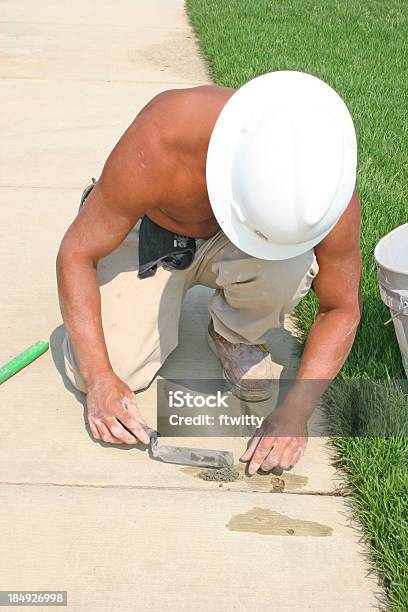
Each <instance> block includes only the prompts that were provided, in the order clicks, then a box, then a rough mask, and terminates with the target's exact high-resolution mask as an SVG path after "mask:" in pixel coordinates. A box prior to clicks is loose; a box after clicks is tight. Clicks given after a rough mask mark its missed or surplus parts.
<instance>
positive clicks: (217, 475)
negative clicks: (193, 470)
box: [199, 467, 239, 482]
mask: <svg viewBox="0 0 408 612" xmlns="http://www.w3.org/2000/svg"><path fill="white" fill-rule="evenodd" d="M199 476H200V478H202V479H203V480H213V481H215V482H234V480H238V478H239V473H238V472H237V471H236V470H234V468H231V467H224V468H219V469H214V468H212V469H209V470H201V473H200V474H199Z"/></svg>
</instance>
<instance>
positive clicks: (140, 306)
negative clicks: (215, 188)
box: [63, 224, 318, 391]
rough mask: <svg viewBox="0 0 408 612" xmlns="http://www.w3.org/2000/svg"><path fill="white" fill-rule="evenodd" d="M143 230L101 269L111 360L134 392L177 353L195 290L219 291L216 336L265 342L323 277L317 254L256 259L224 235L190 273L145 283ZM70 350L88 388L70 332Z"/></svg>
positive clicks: (68, 363)
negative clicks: (184, 311)
mask: <svg viewBox="0 0 408 612" xmlns="http://www.w3.org/2000/svg"><path fill="white" fill-rule="evenodd" d="M138 226H139V224H137V225H136V226H135V228H134V229H133V230H132V231H131V232H130V234H129V235H128V236H127V238H126V239H125V241H124V242H123V243H122V244H121V245H120V246H119V247H118V248H117V249H116V250H115V251H114V252H113V253H112V254H111V255H109V256H108V257H105V258H104V259H101V260H100V262H99V265H98V281H99V285H100V291H101V304H102V322H103V329H104V335H105V341H106V346H107V349H108V354H109V358H110V362H111V364H112V367H113V370H114V371H115V373H116V374H117V375H118V376H119V377H120V378H121V379H122V380H123V381H125V382H126V383H127V384H128V385H129V387H130V388H131V389H132V390H133V391H137V390H140V389H143V388H145V387H146V386H147V385H148V384H149V383H150V381H151V380H152V378H153V377H154V375H155V374H156V372H157V371H158V369H159V368H160V366H161V365H162V364H163V363H164V361H165V360H166V358H167V357H168V355H169V354H170V353H171V352H172V351H173V350H174V349H175V348H176V346H177V343H178V329H179V320H180V312H181V305H182V301H183V297H184V295H185V293H186V292H187V291H188V289H190V288H191V287H193V286H194V285H205V286H206V287H211V288H213V289H215V292H214V295H213V297H212V299H211V300H210V303H209V305H208V310H209V313H210V316H211V318H212V320H213V323H214V328H215V331H217V332H218V333H219V334H221V336H223V337H224V338H226V339H227V340H229V341H230V342H234V343H236V342H243V343H246V344H260V343H263V342H265V340H266V334H267V332H268V331H269V330H270V329H272V328H277V327H280V326H281V324H282V322H283V316H284V315H285V314H287V313H291V312H292V311H293V309H294V308H295V306H296V305H297V304H298V302H299V301H300V300H301V299H302V298H303V297H304V296H305V295H306V293H307V292H308V290H309V288H310V286H311V283H312V281H313V278H314V277H315V276H316V274H317V272H318V265H317V261H316V258H315V255H314V252H313V250H310V251H308V252H307V253H305V254H302V255H300V256H298V257H294V258H292V259H287V260H283V261H266V260H263V259H256V258H254V257H251V256H250V255H247V254H246V253H243V252H242V251H240V250H239V249H237V248H236V247H235V246H234V245H233V244H232V243H231V242H230V241H229V240H228V238H227V237H226V236H225V234H224V233H223V232H222V231H220V232H218V233H217V234H216V235H215V236H212V237H211V238H209V239H208V240H198V241H197V243H198V244H197V252H196V256H195V258H194V261H193V262H192V264H191V265H190V266H189V267H188V268H187V269H185V270H167V269H165V268H163V267H161V266H159V267H158V269H157V272H156V274H155V276H152V277H150V278H146V279H143V280H140V279H138V277H137V266H138ZM63 352H64V358H65V367H66V373H67V376H68V378H69V379H70V381H71V382H72V384H73V385H74V386H75V387H76V388H77V389H79V390H80V391H86V388H85V384H84V381H83V379H82V377H81V374H80V372H79V369H78V365H77V362H76V358H75V352H74V348H73V346H72V344H71V342H70V339H69V337H68V336H67V335H66V336H65V339H64V342H63Z"/></svg>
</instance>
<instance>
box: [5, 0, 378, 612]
mask: <svg viewBox="0 0 408 612" xmlns="http://www.w3.org/2000/svg"><path fill="white" fill-rule="evenodd" d="M0 21H1V26H2V28H1V31H2V33H1V35H0V44H1V56H0V57H1V63H0V78H1V87H2V93H3V112H2V115H1V118H0V121H1V132H2V140H3V146H2V151H1V159H0V192H1V194H2V202H3V205H2V215H3V216H2V229H3V232H2V239H1V241H0V257H1V261H2V275H1V277H0V283H1V287H0V292H1V315H2V317H1V318H2V331H3V333H2V338H1V339H2V341H1V344H0V362H1V363H4V362H6V361H8V359H10V358H11V357H13V356H14V355H15V354H17V353H18V352H20V351H21V350H22V349H23V348H25V347H26V346H28V345H30V344H31V343H33V342H34V341H36V340H37V339H40V338H49V337H51V347H52V350H51V351H50V352H49V353H48V354H46V355H45V356H43V357H42V358H41V359H40V360H38V361H37V362H36V363H34V364H33V365H31V366H30V367H28V368H27V369H26V370H24V371H23V372H21V373H19V374H18V375H17V376H15V377H14V378H12V379H11V380H9V381H8V382H7V383H5V384H4V385H2V386H1V387H0V406H1V416H2V439H1V445H0V499H1V504H0V536H1V543H2V546H1V548H2V551H3V554H2V555H1V557H0V590H6V589H10V590H15V589H22V590H40V589H42V590H59V589H61V590H67V591H68V607H69V609H71V610H74V611H84V612H85V611H91V612H93V611H104V612H105V611H106V612H108V611H109V612H110V611H129V612H134V610H152V611H153V610H157V609H160V610H175V609H181V610H186V611H187V610H188V611H189V610H192V609H195V610H199V611H203V612H204V611H205V612H207V611H214V612H223V611H228V612H229V611H230V610H245V611H246V612H248V611H258V610H265V609H267V610H288V611H299V612H300V611H303V610H322V611H323V610H330V611H339V612H340V611H342V612H345V611H350V612H351V611H354V610H356V609H360V610H362V611H365V610H370V609H372V608H373V607H375V606H376V591H377V585H376V582H375V581H374V579H373V578H368V577H367V575H366V572H367V567H368V566H367V565H366V562H365V558H364V550H363V549H362V548H361V547H360V545H359V544H358V541H359V537H360V534H359V532H358V530H356V529H355V527H351V526H350V520H349V518H348V517H349V514H350V513H349V510H348V507H347V503H346V501H347V500H345V499H344V498H342V497H341V496H339V495H338V494H336V491H335V490H336V489H337V488H338V485H339V482H338V478H337V476H336V474H335V472H334V469H333V468H332V467H331V465H330V461H329V454H328V452H327V450H326V447H325V441H324V440H321V439H320V438H311V439H310V442H309V447H308V450H307V452H306V455H305V457H304V459H303V460H302V462H301V464H300V465H298V466H296V468H295V469H294V470H293V471H292V472H290V473H288V474H286V475H284V476H283V479H284V482H283V484H282V481H280V480H279V481H276V480H275V479H274V477H273V476H271V475H268V476H256V477H254V478H252V479H249V478H246V477H245V476H244V475H242V477H241V478H240V480H238V481H237V482H235V483H232V484H231V485H228V486H225V485H224V486H222V487H220V486H219V485H218V484H217V483H211V482H205V481H203V480H202V479H200V478H199V477H198V471H197V470H194V469H188V468H187V469H186V468H181V467H180V466H176V465H166V464H161V463H159V462H154V461H152V460H150V459H149V457H148V456H147V453H146V452H145V450H143V449H139V448H137V449H135V448H132V449H128V448H126V449H125V448H122V447H111V446H107V445H101V444H98V443H95V442H94V441H93V440H92V439H91V438H90V437H89V435H88V433H87V431H86V429H85V427H84V400H83V397H82V396H81V395H80V394H78V393H74V392H73V391H72V389H71V388H70V386H69V383H68V382H67V381H66V380H65V378H64V376H63V375H62V374H61V373H62V361H61V350H60V344H61V338H62V327H61V318H60V314H59V309H58V302H57V294H56V286H55V272H54V265H55V264H54V261H55V256H56V252H57V249H58V245H59V243H60V240H61V237H62V234H63V232H64V231H65V229H66V228H67V226H68V225H69V223H70V221H71V220H72V218H73V217H74V215H75V213H76V210H77V207H78V202H79V197H80V194H81V191H82V188H83V186H84V184H85V183H86V182H87V180H88V179H89V178H90V177H91V176H98V174H99V173H100V171H101V168H102V164H103V163H104V161H105V159H106V157H107V155H108V153H109V151H110V150H111V149H112V147H113V145H114V144H115V142H116V141H117V140H118V138H119V137H120V135H121V134H122V132H123V131H124V129H125V128H126V127H127V126H128V124H129V123H130V122H131V121H132V119H133V117H134V116H135V114H136V113H137V112H138V111H139V109H140V108H141V107H142V106H143V105H144V104H145V103H146V102H147V101H148V100H149V99H150V98H151V97H152V96H153V95H155V94H156V93H158V92H159V91H162V90H165V89H169V88H176V87H186V86H187V87H188V86H194V85H197V84H200V83H205V82H207V81H208V75H207V73H206V70H205V67H204V64H203V62H202V60H201V59H200V57H199V52H198V49H197V46H196V43H195V38H194V34H193V33H192V31H191V28H190V26H189V25H188V23H187V20H186V17H185V14H184V6H183V2H182V0H149V1H146V0H132V1H130V0H117V1H116V2H115V3H112V2H108V1H107V0H100V1H99V2H95V1H94V0H81V2H79V1H77V0H61V1H59V2H58V3H55V2H51V1H50V0H41V1H38V0H36V1H35V2H34V0H24V1H23V0H3V2H1V4H0ZM210 293H211V292H210V291H209V290H207V289H204V288H196V289H194V290H192V291H191V292H190V293H189V295H188V296H187V298H186V300H185V304H184V310H183V317H182V329H181V338H180V346H179V348H178V349H177V350H176V351H175V352H174V353H173V354H172V355H171V357H170V359H169V360H168V362H167V363H166V364H165V366H164V368H163V369H162V371H161V375H162V376H166V377H167V376H172V377H185V378H189V377H194V376H195V373H196V370H197V363H198V360H199V367H200V372H201V376H203V377H204V376H207V377H208V378H210V377H212V376H214V375H219V373H220V371H219V364H218V362H217V361H216V360H215V358H214V356H213V355H212V353H211V352H210V351H209V349H208V348H207V346H206V343H205V328H206V326H207V322H208V312H207V307H206V304H207V301H208V298H209V295H210ZM270 343H271V347H272V351H273V354H274V359H275V361H276V368H277V371H280V370H281V369H282V367H285V368H286V372H287V373H289V372H290V371H293V369H294V368H296V364H297V359H296V357H295V355H294V352H293V340H292V337H291V334H290V332H289V331H287V330H284V331H283V332H282V333H279V334H276V333H275V334H274V335H271V342H270ZM155 399H156V386H155V384H153V385H152V386H151V387H150V388H149V390H148V391H146V392H145V393H143V394H140V395H139V402H140V405H141V408H142V410H143V412H144V414H145V416H146V418H147V419H148V421H149V422H150V423H151V424H154V418H155ZM183 443H184V444H189V445H191V446H194V445H195V446H197V447H203V446H207V447H208V446H209V440H208V439H207V440H197V439H194V440H189V441H186V440H184V441H183ZM211 446H214V447H217V446H218V447H219V448H223V449H225V450H233V451H234V453H235V457H236V458H238V457H239V454H240V453H241V452H242V450H243V449H244V448H245V440H244V439H234V440H229V439H228V440H227V439H218V438H217V439H211ZM274 490H275V491H276V490H280V491H283V492H279V493H278V492H274V493H272V492H271V491H274ZM15 609H20V608H15ZM21 609H23V608H21Z"/></svg>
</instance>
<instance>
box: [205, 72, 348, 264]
mask: <svg viewBox="0 0 408 612" xmlns="http://www.w3.org/2000/svg"><path fill="white" fill-rule="evenodd" d="M356 166H357V142H356V135H355V131H354V125H353V120H352V118H351V116H350V113H349V111H348V109H347V107H346V105H345V103H344V102H343V100H342V99H341V98H340V96H339V95H338V94H337V93H336V92H335V91H334V90H333V89H332V88H331V87H329V85H327V84H326V83H324V82H323V81H321V80H320V79H318V78H316V77H314V76H312V75H310V74H305V73H303V72H294V71H279V72H271V73H269V74H265V75H263V76H260V77H257V78H256V79H253V80H252V81H249V83H247V84H246V85H244V86H243V87H241V88H240V89H239V90H238V91H236V92H235V93H234V94H233V95H232V97H231V98H230V99H229V100H228V102H227V103H226V105H225V106H224V108H223V110H222V111H221V114H220V116H219V118H218V119H217V122H216V124H215V127H214V130H213V132H212V134H211V139H210V143H209V147H208V154H207V168H206V175H207V189H208V195H209V198H210V203H211V207H212V209H213V212H214V215H215V217H216V219H217V221H218V223H219V224H220V227H221V229H222V230H223V231H224V233H225V234H226V235H227V237H228V238H229V239H230V240H231V242H232V243H233V244H235V245H236V246H237V247H238V248H239V249H241V250H242V251H244V252H245V253H248V254H249V255H252V256H254V257H258V258H260V259H288V258H289V257H295V256H296V255H299V254H301V253H305V252H306V251H308V250H309V249H311V248H312V247H314V246H315V245H316V244H317V243H318V242H320V241H321V240H322V239H323V238H324V237H325V236H326V235H327V234H328V233H329V232H330V230H331V229H332V228H333V227H334V225H335V224H336V222H337V221H338V220H339V218H340V217H341V215H342V214H343V212H344V210H345V209H346V208H347V205H348V203H349V201H350V199H351V197H352V195H353V191H354V187H355V182H356Z"/></svg>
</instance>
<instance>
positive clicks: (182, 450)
mask: <svg viewBox="0 0 408 612" xmlns="http://www.w3.org/2000/svg"><path fill="white" fill-rule="evenodd" d="M150 448H151V453H152V456H153V457H154V458H155V459H160V460H161V461H164V462H165V463H180V464H181V465H194V466H200V467H215V468H223V467H231V466H232V465H234V455H233V453H231V452H229V451H219V450H209V449H207V448H187V447H183V446H160V445H157V444H156V445H151V447H150Z"/></svg>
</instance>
